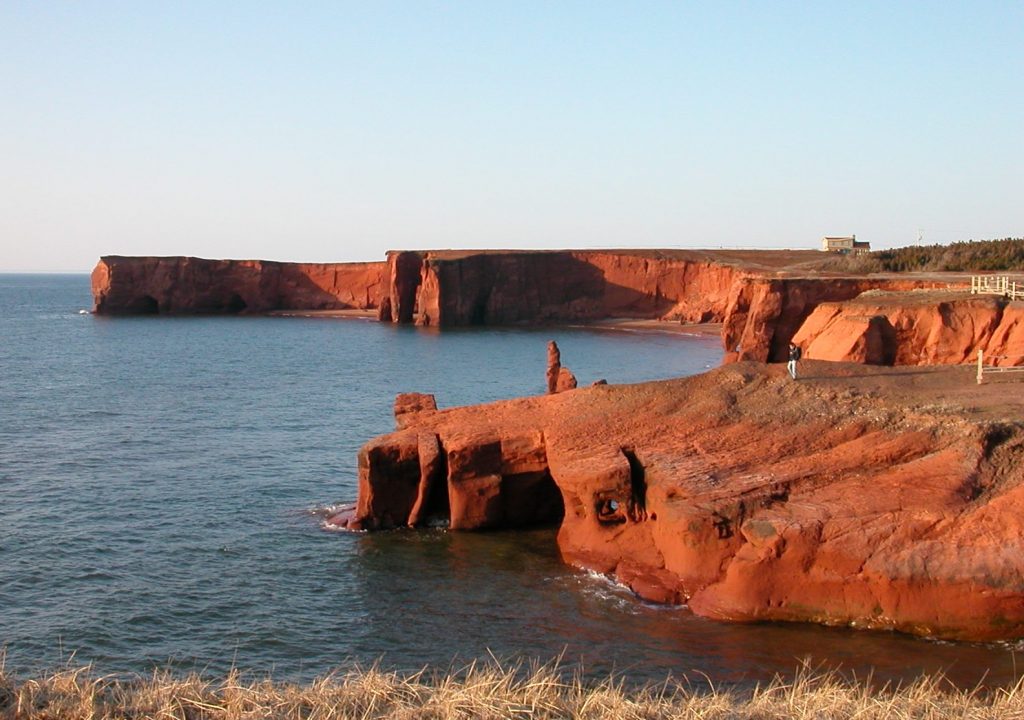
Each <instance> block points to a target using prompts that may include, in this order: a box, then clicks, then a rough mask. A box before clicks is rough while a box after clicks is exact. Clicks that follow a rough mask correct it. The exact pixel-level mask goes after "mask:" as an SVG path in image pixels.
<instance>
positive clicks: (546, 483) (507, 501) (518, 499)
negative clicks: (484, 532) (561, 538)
mask: <svg viewBox="0 0 1024 720" xmlns="http://www.w3.org/2000/svg"><path fill="white" fill-rule="evenodd" d="M501 496H502V498H503V499H504V505H505V507H504V516H505V519H504V524H505V525H506V526H507V527H530V526H535V525H558V524H559V523H561V522H562V518H563V516H564V515H565V503H564V502H563V500H562V492H561V491H560V490H559V489H558V486H557V485H556V484H555V480H554V478H552V477H551V473H550V472H548V471H547V470H546V469H545V470H544V471H543V472H528V473H520V474H518V475H507V476H505V477H503V478H502V479H501Z"/></svg>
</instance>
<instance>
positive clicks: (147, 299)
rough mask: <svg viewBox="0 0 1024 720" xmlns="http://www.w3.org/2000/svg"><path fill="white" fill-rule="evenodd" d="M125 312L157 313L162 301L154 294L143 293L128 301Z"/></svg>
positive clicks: (138, 313) (139, 313) (133, 313)
mask: <svg viewBox="0 0 1024 720" xmlns="http://www.w3.org/2000/svg"><path fill="white" fill-rule="evenodd" d="M124 312H125V313H129V314H132V315H157V314H159V312H160V303H158V302H157V300H156V298H154V297H153V296H152V295H143V296H141V297H138V298H136V299H134V300H132V301H131V302H129V303H127V304H126V305H125V308H124Z"/></svg>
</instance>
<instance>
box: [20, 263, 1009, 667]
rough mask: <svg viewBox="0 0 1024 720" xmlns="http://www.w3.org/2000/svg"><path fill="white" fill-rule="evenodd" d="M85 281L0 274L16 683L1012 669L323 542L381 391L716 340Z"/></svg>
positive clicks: (910, 642)
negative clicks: (482, 672)
mask: <svg viewBox="0 0 1024 720" xmlns="http://www.w3.org/2000/svg"><path fill="white" fill-rule="evenodd" d="M90 306H91V298H90V295H89V281H88V278H87V277H85V276H45V275H7V276H0V647H3V648H5V649H6V650H5V652H6V667H7V670H8V671H13V672H16V673H30V672H33V671H37V670H46V669H52V668H54V667H56V666H59V665H61V664H62V663H65V662H67V661H68V660H69V658H70V659H72V662H74V663H86V662H89V663H93V664H94V666H95V668H96V669H97V670H98V671H100V672H103V673H121V672H128V673H136V672H138V673H145V672H148V671H151V670H152V669H153V668H154V667H167V666H171V667H175V668H181V669H199V670H205V671H208V672H211V673H222V672H224V671H225V670H226V669H227V668H229V667H231V666H236V667H239V668H244V669H248V670H253V671H257V672H273V673H274V675H275V676H276V677H279V678H282V679H294V680H305V679H310V678H312V677H314V676H317V675H321V674H324V673H326V672H328V671H330V670H332V669H334V668H338V667H342V666H346V665H347V664H349V663H351V662H359V663H363V664H369V663H371V662H374V661H378V660H379V661H381V662H382V663H383V664H384V665H385V666H388V667H396V668H400V669H409V670H412V669H419V668H421V667H423V666H425V665H432V666H439V667H442V668H444V667H448V666H450V665H453V664H454V665H456V666H458V665H460V664H462V663H464V662H468V661H470V660H473V659H477V658H486V657H489V656H491V655H493V656H496V657H499V658H504V659H515V658H528V659H540V660H542V661H547V660H551V659H553V658H555V657H556V656H561V657H562V658H563V662H564V663H565V664H566V665H567V666H569V667H573V666H581V667H582V668H583V669H584V670H585V671H586V672H587V673H588V674H590V675H592V676H598V677H601V676H606V675H607V674H608V673H609V672H612V671H615V672H619V673H623V674H625V675H626V676H627V677H628V678H630V679H631V680H640V681H645V680H658V679H663V678H664V677H665V676H666V675H668V674H670V673H671V674H673V675H676V676H679V675H684V674H686V675H689V676H691V677H699V675H698V673H703V674H706V675H707V677H709V678H711V679H712V680H713V681H714V682H716V683H746V682H751V681H757V680H764V679H767V678H770V677H771V676H772V675H774V674H775V673H776V672H783V673H785V672H788V671H792V670H793V669H794V668H795V667H796V665H797V663H798V662H799V661H801V660H805V659H807V660H809V661H810V662H811V663H812V664H821V665H823V666H827V667H833V666H841V667H843V668H845V669H847V670H849V671H852V672H857V673H859V674H862V675H863V674H866V673H867V672H869V671H870V672H874V673H875V675H876V677H878V678H880V679H883V680H884V679H904V678H912V677H914V676H916V675H917V674H919V673H920V672H924V671H927V672H934V671H936V670H943V671H945V672H946V673H947V674H948V676H949V677H950V678H951V679H952V680H953V681H954V682H956V683H958V684H961V685H972V684H974V683H976V682H978V681H979V680H981V679H982V678H985V680H986V681H987V682H992V683H1002V682H1006V681H1008V680H1010V679H1012V678H1014V677H1015V676H1016V670H1015V656H1014V653H1015V650H1016V648H1014V647H1012V646H1004V645H971V644H953V643H936V642H930V641H926V640H921V639H916V638H909V637H904V636H901V635H897V634H892V633H877V632H875V633H872V632H858V631H852V630H836V629H826V628H819V627H814V626H809V625H774V624H764V625H749V626H744V625H728V624H721V623H716V622H712V621H708V620H704V619H701V618H697V617H694V616H693V615H692V614H690V613H689V612H688V611H687V610H685V609H681V608H665V607H658V606H654V605H650V604H647V603H643V602H641V601H639V600H637V599H635V598H634V597H633V596H632V595H631V594H630V593H629V592H628V591H625V590H623V589H622V588H620V587H617V586H615V585H613V584H611V583H609V582H608V581H607V580H605V579H604V578H601V577H597V576H594V575H591V574H588V573H584V572H581V571H578V570H575V569H573V568H570V567H566V566H565V565H563V564H562V563H561V562H560V560H559V557H558V553H557V549H556V546H555V539H554V530H553V529H550V528H549V529H537V530H529V531H520V532H490V533H448V532H445V531H441V530H432V531H416V532H413V531H396V532H388V533H377V534H349V533H339V532H329V531H327V530H325V529H324V528H323V527H322V525H321V517H322V511H323V509H324V508H327V507H329V506H331V505H332V504H334V503H338V502H344V501H351V500H352V499H354V497H355V493H356V483H355V481H356V452H357V450H358V448H359V446H360V445H361V444H362V443H363V442H365V441H366V440H367V439H369V438H371V437H373V436H374V435H377V434H380V433H383V432H388V431H390V430H391V429H392V425H393V420H392V416H391V403H392V401H393V398H394V395H395V393H397V392H404V391H422V392H432V393H435V394H436V395H437V398H438V402H439V403H440V404H441V406H443V407H447V406H453V405H460V404H467V403H478V402H485V401H489V400H494V399H499V398H507V397H514V396H519V395H526V394H536V393H540V392H542V390H543V384H544V369H545V362H546V342H547V341H548V340H549V339H556V340H558V342H559V345H560V347H561V349H562V357H563V360H564V362H565V363H566V365H568V366H569V367H571V368H572V369H573V370H574V372H575V373H576V374H577V375H578V377H579V378H580V380H581V382H582V383H589V382H591V381H593V380H595V379H597V378H599V377H603V378H606V379H607V380H608V381H609V382H612V383H623V382H637V381H642V380H649V379H656V378H664V377H674V376H680V375H686V374H692V373H696V372H700V371H702V370H704V369H706V368H708V367H712V366H715V365H717V364H718V362H719V361H720V357H721V349H720V346H719V343H718V341H717V340H716V339H708V338H696V337H680V336H676V335H660V334H650V333H628V332H614V331H598V330H593V329H585V328H550V327H549V328H543V329H526V328H515V329H473V330H446V331H443V332H438V331H436V330H433V331H431V330H425V329H417V328H410V327H396V326H392V325H387V324H379V323H375V322H370V321H363V320H354V319H324V318H276V317H187V318H172V317H159V316H158V317H142V318H104V317H96V316H92V315H89V314H82V313H80V312H79V311H80V310H81V309H85V308H89V307H90Z"/></svg>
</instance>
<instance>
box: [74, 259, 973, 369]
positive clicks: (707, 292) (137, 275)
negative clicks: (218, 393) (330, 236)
mask: <svg viewBox="0 0 1024 720" xmlns="http://www.w3.org/2000/svg"><path fill="white" fill-rule="evenodd" d="M815 259H820V254H819V253H817V252H816V251H801V252H797V251H748V252H728V251H710V250H709V251H698V250H676V251H669V250H646V251H645V250H608V251H568V250H567V251H547V252H544V251H521V252H499V251H480V252H470V251H466V252H456V251H423V252H412V251H398V252H391V253H388V259H387V261H386V263H323V264H299V263H274V262H265V261H259V260H201V259H198V258H125V257H116V256H111V257H105V258H102V259H101V260H100V262H99V264H98V265H97V266H96V269H95V270H94V271H93V277H92V282H93V296H94V300H95V310H96V312H97V313H101V314H118V313H128V314H131V313H140V314H144V313H236V312H266V311H271V310H341V309H361V310H376V311H377V316H378V318H379V319H380V320H382V321H385V322H398V323H413V324H417V325H429V326H453V325H502V324H514V323H526V322H575V321H593V320H601V319H607V318H630V319H659V320H665V321H672V322H701V323H707V322H713V323H722V341H723V345H724V348H725V350H726V360H727V361H734V360H757V361H769V362H772V361H782V360H785V359H786V348H787V346H788V344H789V342H790V340H792V338H793V337H794V335H795V334H796V333H797V331H798V330H799V328H800V327H801V325H802V324H803V323H804V321H805V320H807V319H808V318H809V317H810V315H811V313H812V312H814V310H815V309H816V308H817V307H818V306H819V305H821V304H822V303H827V302H837V301H846V300H850V299H852V298H855V297H857V296H858V295H859V294H861V293H863V292H865V291H870V290H883V291H906V290H912V289H920V288H942V289H945V288H947V287H948V286H949V285H950V283H951V282H953V283H960V284H963V282H964V280H963V278H959V277H955V278H947V279H942V278H940V279H936V278H933V277H906V276H900V277H894V276H879V277H857V278H849V277H823V276H819V275H817V274H813V273H812V274H810V275H808V274H806V273H801V271H800V267H801V266H802V265H803V264H805V263H811V262H812V261H813V260H815Z"/></svg>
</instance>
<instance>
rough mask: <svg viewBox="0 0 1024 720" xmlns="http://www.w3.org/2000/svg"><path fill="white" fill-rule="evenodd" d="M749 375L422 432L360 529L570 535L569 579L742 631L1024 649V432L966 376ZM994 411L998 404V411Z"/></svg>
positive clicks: (473, 411)
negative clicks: (785, 623) (829, 631)
mask: <svg viewBox="0 0 1024 720" xmlns="http://www.w3.org/2000/svg"><path fill="white" fill-rule="evenodd" d="M805 365H807V367H806V368H805V369H804V376H805V377H807V378H808V379H807V380H802V381H800V382H792V381H790V380H789V379H788V377H787V376H785V375H784V373H783V371H782V368H779V367H771V366H763V365H759V364H753V363H745V362H741V363H736V364H732V365H728V366H725V367H723V368H720V369H718V370H715V371H712V372H710V373H707V374H705V375H702V376H698V377H693V378H686V379H681V380H674V381H665V382H658V383H647V384H641V385H633V386H608V385H604V386H595V387H590V388H582V389H577V390H574V391H572V392H565V393H559V394H555V395H546V396H538V397H529V398H522V399H518V400H510V401H505V402H499V403H493V404H489V405H482V406H472V407H465V408H456V409H451V410H436V409H433V408H432V407H431V403H426V404H424V403H421V402H418V401H417V402H414V403H409V402H404V403H401V405H402V407H407V406H409V405H410V404H411V405H414V406H416V407H417V408H419V409H418V410H417V411H416V412H414V413H411V414H409V413H403V414H402V415H401V416H400V420H399V425H400V427H401V429H400V430H399V431H397V432H395V433H392V434H389V435H384V436H381V437H378V438H376V439H374V440H372V441H370V442H369V443H367V444H366V445H365V446H364V447H363V449H362V451H361V453H360V457H359V501H358V504H357V507H356V509H355V512H354V513H351V514H349V515H347V516H343V517H338V518H336V519H335V521H334V522H335V523H336V524H340V525H346V526H348V527H351V528H370V529H372V528H388V527H397V526H402V525H413V526H416V525H422V524H447V525H448V526H449V527H450V528H452V529H460V530H470V529H480V528H491V527H509V526H512V527H518V526H521V525H526V524H531V523H543V522H552V521H555V520H557V518H559V517H561V518H562V519H561V526H560V530H559V532H558V545H559V547H560V549H561V552H562V554H563V556H564V558H565V559H566V561H567V562H570V563H572V564H575V565H578V566H581V567H585V568H589V569H592V570H595V571H598V572H602V573H607V574H609V575H611V576H612V577H614V578H616V579H617V580H618V581H620V582H622V583H624V584H626V585H628V586H629V587H631V588H632V589H633V590H634V591H635V592H636V593H637V594H639V595H640V596H641V597H644V598H647V599H650V600H654V601H657V602H668V603H683V602H685V603H688V604H689V607H690V608H691V609H692V610H693V611H694V612H695V613H697V614H700V615H704V616H707V617H712V618H719V619H724V620H737V621H754V620H793V621H812V622H819V623H825V624H830V625H851V626H857V627H871V628H891V629H898V630H903V631H907V632H912V633H918V634H923V635H933V636H938V637H947V638H960V639H979V640H983V639H994V638H1012V637H1020V636H1022V635H1024V520H1022V518H1024V513H1022V512H1021V508H1022V507H1024V486H1022V480H1024V472H1022V470H1021V468H1020V466H1019V464H1018V462H1019V460H1020V458H1021V457H1022V454H1024V427H1022V424H1021V423H1020V421H1019V420H1018V419H1017V418H1019V417H1020V415H1019V411H1020V409H1021V408H1020V403H1017V404H1016V405H1014V406H1013V407H1012V408H1007V407H1005V403H1006V398H1005V390H1001V389H1000V388H998V387H992V388H985V387H982V388H977V387H976V386H974V385H973V384H972V382H971V376H970V371H969V370H967V369H965V368H945V369H938V368H937V369H930V370H924V371H922V370H920V369H915V370H913V371H907V370H900V369H873V370H868V369H867V368H864V367H863V366H856V365H835V364H824V363H814V362H809V363H805ZM986 392H988V393H990V394H991V397H989V396H986V395H982V396H979V394H978V393H986Z"/></svg>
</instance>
